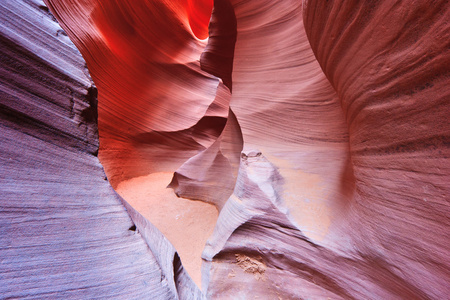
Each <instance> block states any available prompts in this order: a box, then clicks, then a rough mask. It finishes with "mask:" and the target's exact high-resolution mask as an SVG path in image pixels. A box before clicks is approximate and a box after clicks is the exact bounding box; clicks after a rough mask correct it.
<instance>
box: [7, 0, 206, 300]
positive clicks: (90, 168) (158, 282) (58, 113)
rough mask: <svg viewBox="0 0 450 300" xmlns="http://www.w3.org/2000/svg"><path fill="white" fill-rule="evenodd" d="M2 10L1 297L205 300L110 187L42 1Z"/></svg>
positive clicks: (93, 107)
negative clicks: (202, 299)
mask: <svg viewBox="0 0 450 300" xmlns="http://www.w3.org/2000/svg"><path fill="white" fill-rule="evenodd" d="M0 11H1V13H0V18H1V21H0V24H1V26H0V33H1V34H0V36H1V44H0V52H1V54H0V57H1V58H0V62H1V67H0V70H1V76H0V93H1V97H0V101H1V103H0V105H1V109H0V114H1V120H0V126H1V132H2V142H1V157H2V158H1V166H2V167H1V177H0V194H1V197H0V207H1V210H0V295H1V296H0V297H1V298H2V299H17V298H26V299H37V298H40V299H52V298H64V299H66V298H73V299H93V298H116V299H123V298H135V299H142V298H149V297H150V298H155V299H158V298H159V299H176V298H178V297H180V298H182V299H191V298H201V293H200V291H199V290H198V289H197V288H196V287H195V285H194V284H193V283H192V281H191V279H190V278H189V276H188V275H187V273H186V272H185V271H184V270H183V268H182V267H181V265H180V260H179V257H178V254H176V252H175V250H174V248H173V247H172V245H171V244H170V243H169V242H168V241H167V239H166V238H165V237H163V236H162V235H161V233H160V232H159V231H158V230H157V229H156V228H155V227H154V226H153V225H151V224H149V223H148V221H146V220H145V219H143V218H142V216H140V214H139V213H137V212H136V211H135V210H134V209H133V208H131V207H130V206H128V204H127V203H126V202H122V201H123V200H122V199H121V198H120V197H119V196H118V195H117V194H116V193H115V191H114V190H113V188H112V187H111V186H110V185H109V183H108V182H107V181H106V177H105V173H104V171H103V168H102V166H101V164H100V162H99V160H98V158H97V157H96V155H97V152H98V135H97V124H96V120H97V89H96V88H95V86H94V85H93V82H92V80H91V79H90V77H89V75H88V72H87V69H86V65H85V62H84V61H83V59H82V57H81V55H80V53H79V52H78V50H77V49H76V48H75V46H74V45H73V44H72V43H71V41H70V40H69V39H68V37H67V36H66V35H65V33H64V31H63V30H62V29H61V28H60V27H59V26H58V24H57V23H56V22H55V20H54V19H53V17H52V16H51V15H50V14H49V12H48V8H47V7H46V6H45V5H44V3H43V2H41V1H2V2H1V3H0ZM124 204H125V206H127V209H128V213H127V210H126V209H125V207H124ZM130 216H131V218H130ZM132 219H133V221H132ZM136 227H137V228H136ZM146 241H151V243H147V242H146Z"/></svg>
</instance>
